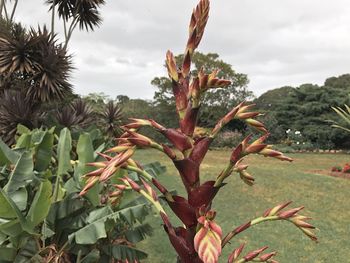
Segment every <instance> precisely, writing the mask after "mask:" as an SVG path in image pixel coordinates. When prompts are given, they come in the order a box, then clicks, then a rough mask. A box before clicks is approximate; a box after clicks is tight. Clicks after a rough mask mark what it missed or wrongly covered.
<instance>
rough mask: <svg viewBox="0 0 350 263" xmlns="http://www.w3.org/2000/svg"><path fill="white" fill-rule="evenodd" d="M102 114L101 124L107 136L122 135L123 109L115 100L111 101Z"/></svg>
mask: <svg viewBox="0 0 350 263" xmlns="http://www.w3.org/2000/svg"><path fill="white" fill-rule="evenodd" d="M99 115H100V126H101V127H102V129H103V130H104V132H105V133H106V135H107V136H109V137H116V136H118V135H120V133H121V128H120V126H121V125H122V118H123V115H122V109H121V108H120V107H119V106H118V105H117V104H115V103H114V102H113V101H109V102H108V103H107V104H106V105H105V107H104V109H103V111H102V112H101V113H100V114H99Z"/></svg>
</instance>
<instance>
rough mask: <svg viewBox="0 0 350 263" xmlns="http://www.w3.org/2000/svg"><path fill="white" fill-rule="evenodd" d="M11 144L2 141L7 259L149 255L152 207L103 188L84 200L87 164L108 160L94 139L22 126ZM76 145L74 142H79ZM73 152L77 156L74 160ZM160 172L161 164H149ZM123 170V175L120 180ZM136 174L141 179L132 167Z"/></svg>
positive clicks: (2, 246)
mask: <svg viewBox="0 0 350 263" xmlns="http://www.w3.org/2000/svg"><path fill="white" fill-rule="evenodd" d="M17 130H18V132H19V134H20V135H19V137H18V138H17V142H16V145H15V146H14V148H12V149H10V148H9V147H8V146H7V145H6V144H5V143H4V142H2V141H1V140H0V262H19V263H21V262H63V263H66V262H67V263H69V262H85V263H86V262H106V263H107V262H108V263H109V262H121V261H123V262H124V261H126V260H128V261H130V262H138V261H139V260H140V259H143V258H146V257H147V254H146V253H145V252H143V251H141V250H138V249H137V248H136V247H135V244H136V243H138V242H139V241H141V240H143V239H145V238H146V237H147V236H148V235H150V234H151V233H152V229H151V227H150V226H149V225H148V224H147V223H145V221H144V219H145V217H146V216H147V214H148V213H149V211H150V209H149V204H147V203H146V202H145V201H144V199H143V198H139V197H138V196H137V195H136V194H135V193H129V195H124V197H123V198H122V196H121V195H120V194H118V193H115V191H111V189H110V188H106V187H104V188H102V187H100V186H95V187H94V188H93V189H91V190H90V191H89V193H88V194H87V195H86V196H84V197H80V196H79V195H78V193H79V192H80V191H81V190H82V186H84V185H85V179H82V175H83V174H85V173H88V172H90V171H91V170H92V168H91V167H88V166H87V165H86V164H87V163H90V162H96V161H99V160H100V158H101V157H100V156H99V155H98V154H97V152H99V151H101V150H102V149H103V147H104V144H103V145H100V146H98V147H94V140H93V139H92V138H93V137H94V136H93V135H92V134H90V133H82V134H80V136H79V138H78V141H77V142H74V139H72V136H71V133H70V131H69V130H68V129H67V128H65V129H62V130H61V131H60V132H59V134H56V133H55V129H54V128H53V129H50V130H44V129H36V130H33V131H30V130H29V129H27V128H26V127H24V126H19V127H18V128H17ZM73 146H74V147H73ZM72 156H76V159H73V160H72ZM144 167H145V169H147V170H148V172H149V173H152V174H153V176H157V175H158V174H161V173H164V171H165V170H164V167H162V166H160V164H159V163H153V164H150V165H145V166H144ZM119 176H122V174H115V176H114V178H112V179H113V180H117V178H118V177H119ZM129 176H130V177H133V178H134V177H135V174H134V172H130V174H129Z"/></svg>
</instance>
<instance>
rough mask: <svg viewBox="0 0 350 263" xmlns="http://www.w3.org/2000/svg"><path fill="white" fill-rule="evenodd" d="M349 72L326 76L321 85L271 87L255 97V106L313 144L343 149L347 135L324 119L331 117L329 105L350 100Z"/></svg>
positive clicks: (324, 147) (347, 139) (340, 103)
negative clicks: (333, 127) (271, 88)
mask: <svg viewBox="0 0 350 263" xmlns="http://www.w3.org/2000/svg"><path fill="white" fill-rule="evenodd" d="M349 94H350V75H349V74H345V75H341V76H339V77H331V78H328V79H327V80H326V81H325V83H324V85H322V86H318V85H313V84H303V85H300V86H299V87H296V88H292V87H282V88H279V89H275V90H271V91H268V92H266V93H264V94H263V95H261V96H260V97H259V98H258V99H256V100H255V102H256V104H257V105H258V107H259V108H260V109H262V110H264V111H266V110H269V111H270V112H272V114H273V116H274V118H275V119H276V120H277V123H278V126H280V127H282V129H283V130H284V131H286V130H288V129H291V130H297V131H300V132H301V133H302V135H303V137H304V139H305V140H307V141H308V142H310V143H312V144H313V145H314V147H317V148H323V149H330V148H332V147H336V148H344V147H349V146H350V145H346V144H344V142H347V141H349V139H350V137H349V134H347V133H346V132H344V131H341V130H337V129H332V128H331V127H330V125H329V122H328V121H327V120H332V119H334V118H335V114H334V112H333V110H332V109H331V107H337V106H338V107H339V106H342V105H344V104H349V102H350V96H349Z"/></svg>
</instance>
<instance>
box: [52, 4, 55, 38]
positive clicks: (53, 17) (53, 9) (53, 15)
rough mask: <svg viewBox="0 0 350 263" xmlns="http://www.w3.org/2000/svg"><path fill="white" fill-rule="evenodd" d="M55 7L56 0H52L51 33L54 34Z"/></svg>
mask: <svg viewBox="0 0 350 263" xmlns="http://www.w3.org/2000/svg"><path fill="white" fill-rule="evenodd" d="M55 9H56V0H53V3H52V12H51V35H52V36H53V35H54V34H55Z"/></svg>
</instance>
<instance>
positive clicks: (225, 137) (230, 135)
mask: <svg viewBox="0 0 350 263" xmlns="http://www.w3.org/2000/svg"><path fill="white" fill-rule="evenodd" d="M242 138H243V135H242V133H240V132H237V131H224V132H222V133H220V134H219V135H218V136H217V138H216V140H215V141H214V142H213V144H212V146H213V147H218V148H223V147H230V148H232V147H233V146H235V145H237V144H239V143H240V142H241V141H242Z"/></svg>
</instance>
